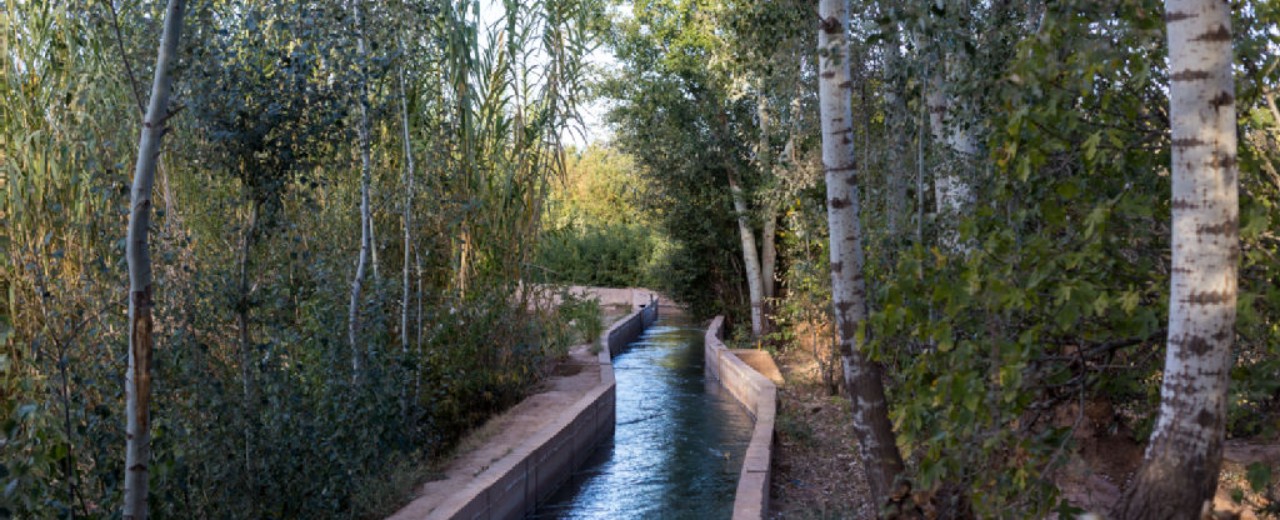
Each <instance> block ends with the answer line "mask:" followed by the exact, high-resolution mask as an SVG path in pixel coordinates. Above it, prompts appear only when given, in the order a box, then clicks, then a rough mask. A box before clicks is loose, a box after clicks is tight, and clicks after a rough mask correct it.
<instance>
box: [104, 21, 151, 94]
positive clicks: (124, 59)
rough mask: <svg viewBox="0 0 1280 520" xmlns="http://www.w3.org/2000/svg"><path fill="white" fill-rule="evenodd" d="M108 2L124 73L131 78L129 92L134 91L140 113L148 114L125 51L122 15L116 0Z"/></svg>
mask: <svg viewBox="0 0 1280 520" xmlns="http://www.w3.org/2000/svg"><path fill="white" fill-rule="evenodd" d="M103 3H105V4H107V9H108V10H110V11H111V25H112V27H114V28H115V32H116V46H117V47H119V49H120V61H121V62H122V63H124V73H125V75H126V76H128V78H129V92H132V93H133V100H134V102H136V103H137V104H138V113H139V114H146V113H147V109H146V108H144V107H143V104H142V94H141V93H139V92H138V82H137V81H136V80H134V76H133V67H131V66H130V65H129V55H128V54H125V52H124V36H122V35H121V33H120V15H119V14H117V13H116V5H115V0H103Z"/></svg>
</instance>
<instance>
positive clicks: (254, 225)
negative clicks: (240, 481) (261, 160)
mask: <svg viewBox="0 0 1280 520" xmlns="http://www.w3.org/2000/svg"><path fill="white" fill-rule="evenodd" d="M245 191H246V192H247V191H248V188H247V187H246V188H245ZM245 198H246V199H249V200H248V204H249V222H248V226H247V229H245V234H244V240H243V241H242V242H241V246H240V281H239V286H240V287H239V293H240V294H239V298H238V300H237V302H236V328H237V329H238V332H239V334H240V338H239V339H240V384H241V391H242V394H243V398H244V409H243V410H242V414H243V417H244V421H245V423H244V470H245V473H246V477H247V480H248V481H249V482H250V488H251V490H256V489H257V486H256V485H253V484H252V483H254V482H256V480H257V474H256V473H255V472H254V469H253V460H254V457H253V447H254V440H253V426H254V423H255V421H254V418H255V416H256V411H255V410H256V407H255V406H254V405H255V400H256V397H255V395H254V394H255V385H254V377H253V376H254V373H253V337H252V335H251V333H250V331H249V326H250V323H251V322H250V319H249V310H250V307H251V303H250V302H251V295H250V293H251V292H252V291H251V289H250V284H249V271H250V269H251V265H252V263H253V257H252V254H253V246H254V243H255V242H257V238H258V214H259V207H258V202H257V201H256V200H255V199H254V197H253V196H252V194H248V196H247V197H245ZM253 502H254V501H253V500H250V501H249V504H250V505H252V504H253Z"/></svg>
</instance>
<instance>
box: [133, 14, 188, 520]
mask: <svg viewBox="0 0 1280 520" xmlns="http://www.w3.org/2000/svg"><path fill="white" fill-rule="evenodd" d="M181 34H182V0H169V5H168V7H166V8H165V22H164V32H163V34H162V35H161V37H160V50H159V53H158V54H157V56H156V70H155V77H154V79H152V81H151V100H150V102H149V103H148V105H147V113H146V115H145V118H144V119H143V121H142V135H141V136H140V137H139V138H138V161H137V164H136V165H135V167H134V170H133V190H132V192H131V193H130V199H129V200H130V202H129V232H128V237H127V240H128V242H127V245H126V251H125V259H126V261H127V262H128V264H129V369H128V372H126V373H125V409H126V415H127V419H126V421H127V423H126V426H125V438H126V439H127V440H126V449H125V477H124V517H125V518H126V519H130V520H145V519H146V518H147V477H148V476H149V475H150V474H151V473H150V471H149V469H148V466H147V465H148V464H149V463H150V458H151V429H150V417H151V412H150V403H151V352H152V349H153V347H154V341H152V332H153V328H154V326H153V324H152V320H151V307H152V305H153V302H152V300H151V294H152V293H151V252H150V248H149V247H148V245H147V232H148V229H147V228H148V227H149V226H150V225H151V188H152V186H153V185H154V184H155V178H156V162H157V161H158V158H159V156H160V140H161V139H163V138H164V134H165V123H166V121H168V119H169V116H170V112H169V91H170V87H171V85H170V82H171V77H170V68H171V67H172V66H173V63H174V61H175V58H176V55H177V53H178V39H179V38H180V37H181Z"/></svg>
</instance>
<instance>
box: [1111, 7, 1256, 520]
mask: <svg viewBox="0 0 1280 520" xmlns="http://www.w3.org/2000/svg"><path fill="white" fill-rule="evenodd" d="M1229 9H1230V8H1229V6H1228V4H1227V3H1226V2H1222V1H1221V0H1168V1H1167V2H1165V21H1166V23H1167V25H1168V33H1169V66H1170V75H1169V78H1170V84H1169V104H1170V108H1169V116H1170V123H1171V126H1172V138H1173V139H1172V144H1173V150H1172V152H1173V153H1172V162H1173V165H1172V180H1173V198H1172V207H1173V241H1172V249H1173V258H1172V261H1173V268H1172V273H1173V275H1172V278H1171V280H1170V291H1169V337H1168V346H1167V350H1166V353H1165V370H1164V382H1163V384H1162V385H1161V388H1160V411H1159V418H1158V419H1157V421H1156V425H1155V429H1154V430H1153V431H1152V432H1151V441H1150V444H1149V445H1148V446H1147V451H1146V455H1145V457H1144V458H1143V461H1142V467H1141V468H1140V469H1139V471H1138V474H1137V476H1136V478H1135V480H1134V482H1133V485H1132V486H1131V487H1130V489H1129V490H1128V491H1127V492H1126V494H1125V497H1124V499H1123V501H1122V503H1121V507H1120V508H1119V514H1118V516H1119V517H1120V518H1122V519H1146V518H1188V519H1191V518H1200V513H1201V508H1202V507H1211V505H1212V502H1211V501H1212V499H1213V495H1214V491H1215V490H1216V489H1217V485H1218V471H1219V470H1220V468H1221V465H1222V443H1223V437H1224V431H1225V424H1226V414H1227V385H1228V382H1229V377H1228V371H1229V370H1230V368H1231V346H1232V343H1233V341H1234V339H1235V320H1236V284H1237V272H1238V268H1239V261H1240V243H1239V234H1238V230H1237V226H1238V223H1239V220H1238V219H1239V202H1238V197H1239V194H1238V185H1237V177H1238V173H1239V172H1238V169H1237V166H1236V111H1235V87H1234V85H1233V81H1232V77H1231V64H1232V59H1231V12H1230V10H1229ZM1206 501H1210V502H1209V504H1208V505H1206Z"/></svg>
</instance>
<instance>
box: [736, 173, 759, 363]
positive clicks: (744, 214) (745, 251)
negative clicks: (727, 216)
mask: <svg viewBox="0 0 1280 520" xmlns="http://www.w3.org/2000/svg"><path fill="white" fill-rule="evenodd" d="M732 168H733V167H732V166H730V170H729V193H730V194H731V195H732V197H733V211H734V213H736V214H737V217H738V235H739V237H740V238H741V239H742V264H743V266H744V267H745V268H746V270H747V291H748V296H749V297H750V299H751V337H752V338H759V337H760V335H761V334H764V282H763V279H762V277H761V276H760V256H759V253H757V252H756V233H755V230H753V229H752V228H751V216H750V213H749V212H748V211H747V195H746V194H745V193H744V192H743V191H742V186H741V185H739V183H738V175H737V174H736V173H734V172H733V170H732Z"/></svg>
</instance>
